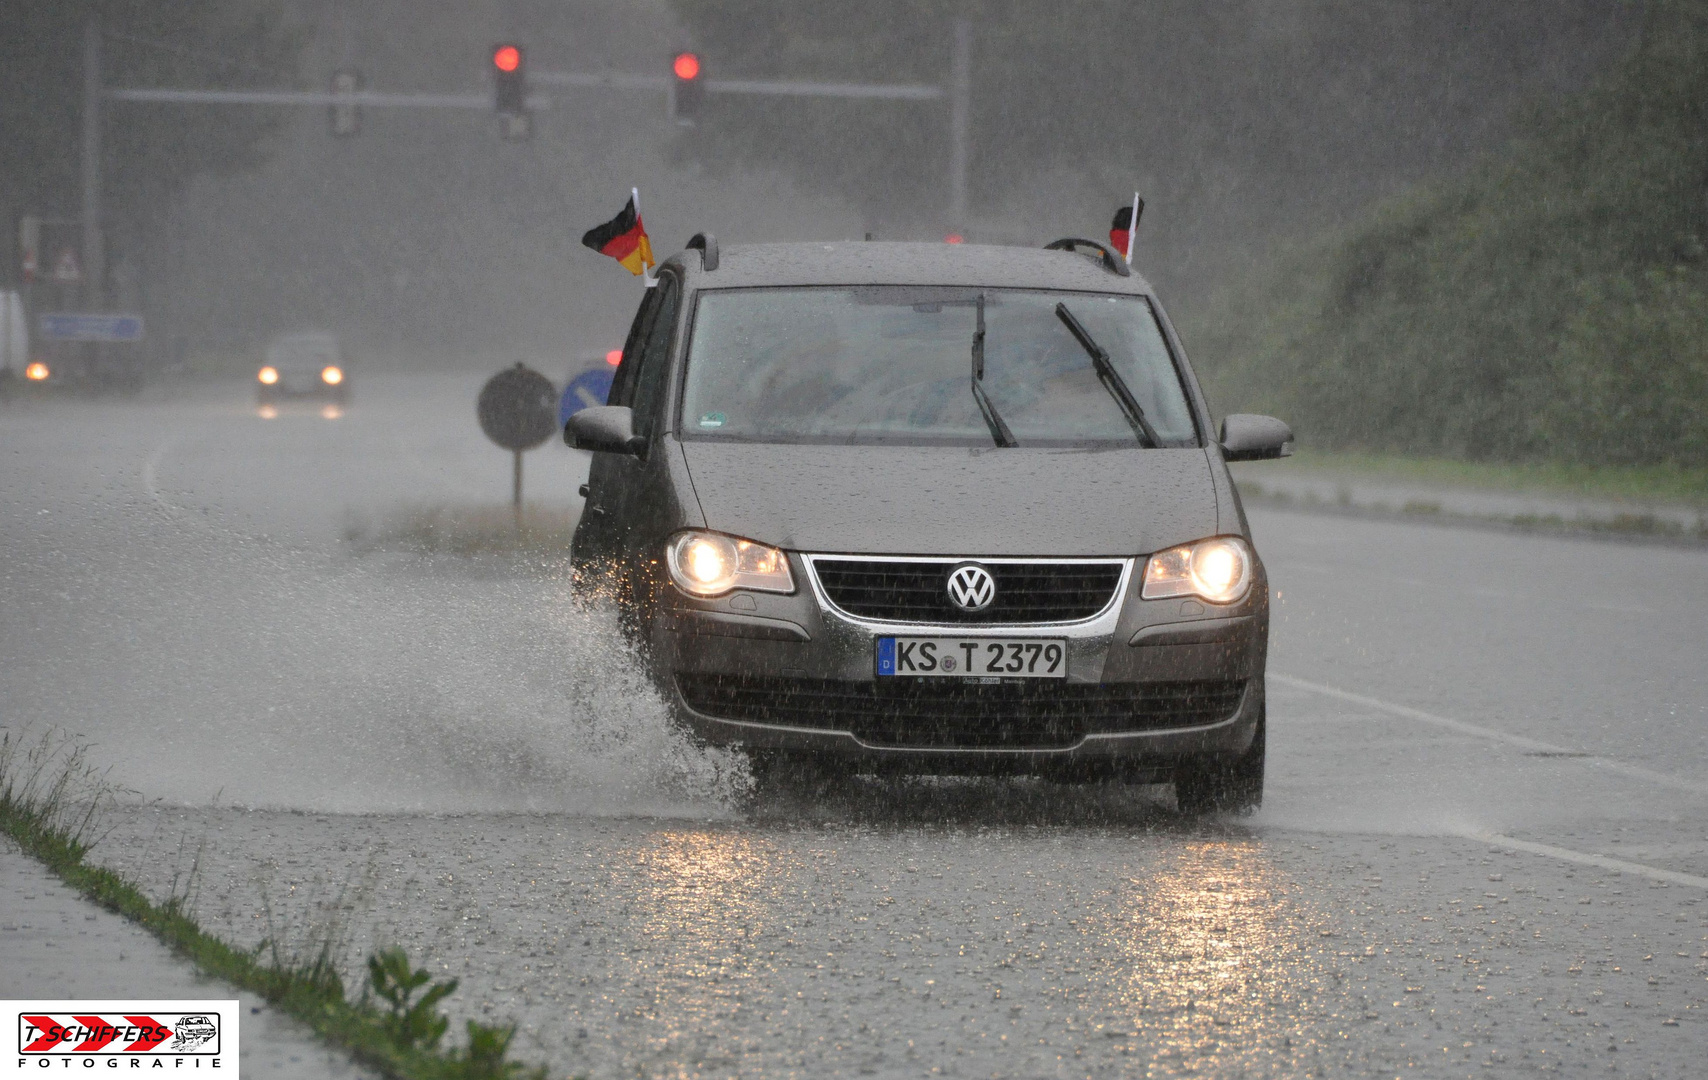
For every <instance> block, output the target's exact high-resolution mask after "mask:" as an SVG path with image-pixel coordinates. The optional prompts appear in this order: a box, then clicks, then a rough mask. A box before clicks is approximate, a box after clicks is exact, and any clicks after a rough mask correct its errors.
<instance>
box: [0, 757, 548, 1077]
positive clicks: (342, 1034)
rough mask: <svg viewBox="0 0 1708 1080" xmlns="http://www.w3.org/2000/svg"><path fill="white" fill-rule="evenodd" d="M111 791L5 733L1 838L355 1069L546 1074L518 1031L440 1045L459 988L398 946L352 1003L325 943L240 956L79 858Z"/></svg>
mask: <svg viewBox="0 0 1708 1080" xmlns="http://www.w3.org/2000/svg"><path fill="white" fill-rule="evenodd" d="M117 794H118V791H117V789H116V788H114V787H112V786H111V785H110V784H109V783H108V782H107V778H106V774H105V773H103V772H101V771H100V770H98V769H96V768H95V767H94V766H92V765H91V764H90V763H89V761H88V758H87V754H86V750H85V748H84V747H83V746H81V745H79V744H78V743H76V742H75V741H73V740H72V739H70V738H68V737H65V736H56V735H54V734H53V733H51V732H50V733H48V734H45V735H43V736H42V737H41V738H39V739H37V740H36V741H35V742H33V743H26V742H25V741H24V740H23V739H22V738H21V736H20V735H18V734H17V733H14V732H0V833H4V834H5V835H6V836H9V837H11V838H12V839H13V840H14V841H16V842H17V844H18V846H19V847H21V848H23V850H24V852H25V853H26V854H28V855H31V856H33V857H34V858H36V859H39V860H40V861H41V862H42V863H43V864H45V865H46V866H47V868H48V869H49V870H51V871H52V872H53V873H54V874H55V875H57V876H58V877H59V879H60V880H61V881H64V882H65V883H66V884H67V885H69V886H71V887H72V888H73V889H76V890H77V891H78V892H79V893H81V894H82V895H83V896H85V897H87V898H88V899H90V900H92V901H94V902H95V903H97V904H99V905H101V906H102V907H104V908H106V909H107V910H108V911H112V912H115V913H117V914H119V915H122V916H124V917H125V918H127V919H129V920H131V921H132V922H134V923H136V924H137V925H139V926H141V927H143V928H144V929H146V930H148V931H149V932H150V933H151V934H153V935H154V936H155V937H156V938H158V939H159V940H160V941H161V942H162V943H164V944H165V945H166V946H167V947H169V948H170V949H171V950H172V951H173V952H174V953H176V954H178V955H179V956H181V957H183V958H185V959H186V960H189V961H190V962H191V963H193V964H194V965H195V966H196V968H197V970H198V971H200V972H201V973H202V974H204V975H207V976H210V977H213V978H217V979H223V980H225V981H226V982H228V983H231V984H232V985H234V986H237V987H241V988H242V989H244V990H248V991H251V992H253V993H257V994H260V995H261V996H262V997H264V998H266V999H267V1001H268V1002H270V1003H271V1004H272V1005H273V1006H274V1007H276V1008H278V1009H281V1010H282V1011H284V1012H286V1013H288V1014H289V1015H291V1016H294V1017H296V1018H297V1019H298V1020H301V1021H302V1022H303V1023H305V1024H307V1025H308V1026H309V1027H310V1028H312V1029H313V1030H314V1032H315V1033H316V1034H317V1035H319V1036H320V1037H321V1038H323V1039H325V1040H326V1041H327V1042H329V1043H331V1044H332V1045H334V1046H338V1047H341V1048H342V1049H344V1050H346V1051H347V1052H348V1053H349V1054H350V1056H351V1057H353V1058H354V1059H355V1060H356V1061H358V1062H360V1063H362V1064H363V1065H367V1066H369V1067H371V1068H374V1069H376V1070H378V1071H379V1072H380V1073H382V1074H383V1075H385V1076H387V1077H390V1078H393V1080H544V1077H545V1075H546V1070H545V1067H544V1066H530V1065H525V1064H523V1063H521V1062H516V1061H511V1060H509V1059H508V1053H509V1048H510V1041H511V1039H512V1038H513V1037H514V1035H515V1028H514V1027H513V1026H503V1027H498V1026H492V1025H487V1024H481V1023H478V1022H476V1021H473V1020H470V1021H468V1023H467V1025H466V1026H467V1041H466V1043H464V1044H463V1045H461V1046H446V1045H444V1035H445V1031H446V1028H447V1027H448V1026H449V1021H448V1020H447V1019H446V1018H445V1017H443V1016H441V1015H440V1014H439V1012H438V1010H437V1006H438V1003H439V1002H440V1001H442V1000H443V999H444V998H446V997H447V996H449V995H450V994H451V993H453V992H454V991H455V990H456V987H457V981H456V980H455V979H447V980H444V981H442V982H432V981H431V980H432V977H431V975H429V974H428V973H427V972H426V971H417V970H413V969H412V968H411V967H410V965H409V961H408V958H407V957H406V956H405V955H404V953H403V951H402V950H400V949H387V950H383V951H381V952H377V953H375V954H374V955H373V956H371V957H370V958H369V959H368V980H367V985H366V987H365V988H364V989H363V991H362V993H361V994H360V995H359V996H357V997H355V998H354V999H352V998H350V997H349V996H348V995H346V993H345V990H344V984H343V981H342V979H341V978H340V977H339V975H338V973H337V971H336V970H335V969H334V966H333V963H332V958H331V953H332V950H331V947H330V942H327V943H325V944H324V945H323V947H322V948H321V949H320V950H319V952H318V954H317V955H316V956H315V957H314V958H313V959H311V960H308V961H306V962H301V961H290V960H285V959H282V958H281V957H280V956H279V955H278V954H277V952H272V953H271V954H270V955H269V950H268V947H267V943H266V942H263V943H262V944H261V945H260V946H258V947H257V948H256V949H255V950H254V951H245V950H243V949H239V948H236V947H234V946H232V945H229V944H227V943H226V942H224V941H221V940H220V939H219V938H217V937H214V936H213V935H212V934H209V933H207V932H206V931H204V930H203V929H202V928H201V927H200V926H198V925H197V924H196V921H195V919H194V918H193V917H192V915H191V913H190V912H189V911H187V910H186V908H187V907H188V903H187V901H186V899H185V897H182V896H177V895H174V896H173V897H172V898H171V899H169V900H167V901H166V902H165V903H163V904H156V903H154V902H153V901H151V900H149V899H148V897H147V896H145V895H144V894H143V893H142V891H141V890H140V889H138V888H137V887H136V885H135V884H133V883H132V882H130V881H128V880H126V879H125V878H124V877H122V876H121V875H119V874H116V873H114V872H113V871H111V870H108V869H106V868H104V867H100V866H93V865H90V864H89V863H88V862H86V861H84V857H85V856H86V855H87V854H88V853H89V849H90V848H91V847H93V846H94V844H95V843H96V841H97V840H98V839H99V836H98V834H97V829H98V827H99V822H100V817H101V813H102V811H103V810H104V808H105V807H106V806H108V805H110V803H111V802H112V800H113V799H114V798H115V797H116V795H117Z"/></svg>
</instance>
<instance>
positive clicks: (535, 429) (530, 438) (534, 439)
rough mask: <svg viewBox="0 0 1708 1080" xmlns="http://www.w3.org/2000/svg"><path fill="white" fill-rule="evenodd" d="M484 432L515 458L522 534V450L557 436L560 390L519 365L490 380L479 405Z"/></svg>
mask: <svg viewBox="0 0 1708 1080" xmlns="http://www.w3.org/2000/svg"><path fill="white" fill-rule="evenodd" d="M475 414H476V415H477V416H479V417H480V430H482V431H484V432H486V437H487V438H489V439H491V440H492V441H493V442H495V443H497V444H498V445H499V446H502V447H503V448H504V449H506V450H509V451H510V452H511V453H512V454H514V455H515V462H514V468H513V470H512V472H511V490H510V497H511V501H512V503H513V504H514V506H515V511H516V531H517V532H521V531H522V451H524V450H532V449H533V448H534V447H536V446H538V445H540V444H541V443H543V442H545V441H546V440H547V439H549V438H551V437H552V436H553V435H555V434H556V433H557V430H558V428H557V387H555V386H553V385H552V381H551V380H550V379H548V378H546V377H545V376H544V375H541V374H540V373H539V372H537V371H534V370H531V369H529V368H527V367H524V366H523V365H522V364H517V365H516V366H515V367H513V368H506V369H505V370H503V371H500V372H499V373H498V374H496V375H494V376H493V377H492V378H490V379H488V380H486V385H485V386H483V387H481V388H480V398H479V399H478V400H477V401H476V402H475Z"/></svg>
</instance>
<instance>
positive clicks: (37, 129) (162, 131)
mask: <svg viewBox="0 0 1708 1080" xmlns="http://www.w3.org/2000/svg"><path fill="white" fill-rule="evenodd" d="M92 18H95V19H98V20H99V23H100V26H101V29H102V54H103V55H102V67H103V72H102V76H103V82H104V83H105V85H107V86H127V87H148V86H165V87H214V86H217V87H223V88H229V87H257V86H267V87H276V86H279V85H290V84H291V83H293V82H294V81H295V79H294V76H295V73H296V68H297V62H298V57H299V54H300V53H301V50H302V47H303V46H304V44H305V43H306V42H307V40H308V35H307V33H306V30H305V29H304V28H302V27H298V26H292V25H290V24H289V23H287V21H286V19H285V18H284V16H283V14H282V10H281V8H280V6H279V5H278V4H277V3H276V2H272V0H264V2H256V3H249V4H244V5H232V4H227V3H222V2H220V0H174V2H173V3H168V4H161V3H146V2H143V0H54V2H53V3H43V2H41V0H0V26H4V27H5V34H4V40H3V42H0V132H4V151H3V152H0V209H3V210H5V211H6V215H5V217H6V219H7V221H8V222H9V221H10V219H11V218H12V216H13V215H14V214H17V213H21V212H32V213H48V214H57V215H66V216H70V215H74V214H75V212H76V210H77V208H78V204H79V198H80V192H81V187H80V182H79V167H80V151H81V130H82V108H83V39H84V27H85V25H86V23H87V22H88V21H89V20H90V19H92ZM102 120H103V124H102V146H103V148H104V155H103V156H104V161H103V163H102V172H103V178H104V180H105V183H104V185H103V188H104V190H103V202H104V205H105V211H106V222H105V224H106V227H107V229H108V231H109V234H110V235H112V236H114V237H115V238H117V239H118V240H119V242H120V243H123V242H124V241H125V240H126V239H128V240H129V242H130V245H131V246H132V247H133V248H134V247H138V246H140V245H141V244H142V243H143V242H144V240H145V238H146V236H147V234H148V231H149V226H150V224H151V223H152V222H155V221H158V220H159V219H160V218H161V217H162V216H163V212H164V210H165V209H166V208H167V206H168V205H169V203H170V200H171V199H172V197H173V195H174V194H176V193H177V192H179V191H180V190H182V188H183V187H184V185H185V184H186V183H187V182H188V181H189V180H190V179H191V178H192V177H194V176H197V175H200V174H214V175H229V174H232V173H235V172H240V171H243V170H246V169H251V168H254V167H255V166H256V165H258V164H260V163H261V162H262V161H264V160H266V144H267V140H268V138H269V136H271V135H273V134H274V133H275V132H276V131H277V130H278V129H279V126H280V125H281V123H282V122H283V117H282V116H281V115H280V114H278V113H276V112H273V111H267V110H256V109H244V108H239V107H227V106H177V105H173V106H163V105H146V104H130V103H119V102H109V103H106V104H105V105H104V106H103V109H102ZM7 227H8V229H9V228H10V226H9V225H8V226H7ZM8 261H10V260H8ZM9 269H10V268H8V270H9Z"/></svg>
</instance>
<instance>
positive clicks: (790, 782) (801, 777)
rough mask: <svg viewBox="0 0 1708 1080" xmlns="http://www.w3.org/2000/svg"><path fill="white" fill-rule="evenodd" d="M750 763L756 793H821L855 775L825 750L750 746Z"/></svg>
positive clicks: (754, 793)
mask: <svg viewBox="0 0 1708 1080" xmlns="http://www.w3.org/2000/svg"><path fill="white" fill-rule="evenodd" d="M747 767H748V771H749V772H750V773H751V774H752V776H753V795H754V796H755V797H762V796H766V795H780V794H788V795H797V796H809V797H820V796H823V795H825V794H827V793H829V792H830V791H832V790H833V789H835V788H836V787H838V786H840V785H842V784H844V783H846V782H847V781H848V779H849V777H851V776H852V775H853V773H852V771H850V770H849V769H848V768H847V767H846V766H844V765H842V764H840V763H839V762H837V761H835V760H833V759H830V758H826V757H824V756H823V755H822V754H791V753H789V752H788V751H786V750H763V749H751V750H748V752H747Z"/></svg>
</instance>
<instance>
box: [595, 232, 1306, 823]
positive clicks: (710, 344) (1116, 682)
mask: <svg viewBox="0 0 1708 1080" xmlns="http://www.w3.org/2000/svg"><path fill="white" fill-rule="evenodd" d="M1087 252H1090V255H1088V254H1087ZM609 401H610V404H608V405H606V406H604V407H600V408H591V409H586V410H583V411H581V412H579V413H577V414H576V415H575V416H574V417H572V418H571V419H570V421H569V423H568V424H567V426H566V428H565V438H566V440H567V441H569V442H571V443H572V444H573V445H575V446H578V447H581V448H583V449H587V450H592V451H595V453H594V456H593V461H592V464H591V468H590V473H589V479H588V484H587V487H586V488H585V489H584V494H585V495H586V496H587V501H586V506H585V509H584V511H583V514H582V518H581V521H580V524H579V525H578V527H577V529H576V533H575V538H574V554H573V557H574V561H575V564H576V571H577V581H578V583H579V584H580V586H581V587H585V588H591V589H598V588H605V587H609V588H610V589H611V591H612V594H613V595H614V596H615V597H616V600H617V603H618V604H619V606H620V607H621V609H622V613H623V616H624V618H625V620H626V622H627V625H628V626H630V627H631V628H632V632H633V633H634V634H635V635H637V636H638V638H639V639H640V641H641V642H642V643H643V654H644V655H645V656H646V657H647V661H648V663H649V664H650V666H651V667H652V669H653V673H654V675H655V677H656V678H657V680H658V682H659V684H660V686H661V688H662V690H663V692H664V694H665V695H666V698H667V700H668V702H669V704H670V706H671V708H672V710H673V712H674V713H675V715H676V716H677V717H678V718H679V720H680V721H681V722H682V723H683V724H685V725H686V726H687V727H688V728H690V729H691V730H692V731H693V732H695V733H697V734H698V736H699V737H701V738H702V739H704V740H705V741H706V742H708V743H713V744H722V745H733V746H740V747H744V748H746V750H747V751H748V753H749V754H750V756H751V758H752V760H753V762H754V767H755V772H756V775H758V776H760V777H761V778H763V777H765V776H766V775H769V774H771V773H773V772H776V771H780V767H781V766H783V765H790V766H791V767H793V766H794V765H799V764H806V765H809V766H812V767H813V768H830V769H845V770H854V771H900V772H912V773H937V774H983V773H1023V774H1037V775H1042V776H1046V777H1054V778H1057V779H1061V780H1092V779H1118V780H1126V781H1131V782H1138V783H1154V782H1172V783H1173V784H1174V787H1175V793H1176V798H1177V801H1178V803H1179V805H1180V807H1181V809H1182V810H1183V811H1185V812H1189V813H1198V812H1204V811H1208V810H1214V809H1228V810H1246V809H1250V808H1252V807H1255V806H1256V805H1257V804H1258V803H1259V802H1260V800H1261V798H1262V793H1263V771H1264V747H1265V730H1266V725H1265V718H1264V665H1265V659H1266V653H1267V645H1268V629H1269V605H1268V585H1267V581H1266V578H1265V575H1264V569H1263V564H1262V562H1261V560H1259V558H1258V556H1257V552H1256V551H1255V549H1254V548H1253V546H1252V542H1251V533H1250V529H1249V528H1248V527H1247V524H1246V519H1245V514H1244V511H1243V509H1242V508H1241V505H1240V500H1239V495H1238V493H1237V491H1236V490H1235V488H1234V485H1233V483H1232V481H1231V480H1230V478H1229V475H1228V469H1227V462H1229V461H1232V460H1247V459H1258V458H1274V457H1281V456H1285V455H1287V454H1289V453H1291V444H1292V433H1291V431H1290V430H1289V429H1288V427H1287V425H1285V424H1283V423H1282V422H1281V421H1279V420H1275V419H1272V418H1269V417H1259V416H1251V415H1234V416H1228V417H1226V418H1225V419H1224V420H1223V422H1222V426H1221V430H1220V433H1219V435H1217V434H1213V433H1212V426H1211V419H1210V414H1209V412H1208V409H1207V407H1206V405H1205V402H1204V398H1203V395H1202V393H1201V392H1200V390H1199V387H1198V383H1197V380H1196V379H1195V377H1194V376H1193V373H1192V369H1191V367H1190V366H1189V365H1188V364H1187V361H1186V356H1185V354H1184V352H1183V351H1182V349H1181V345H1180V342H1179V340H1178V338H1177V337H1176V336H1175V333H1174V331H1173V329H1172V328H1171V327H1170V325H1169V322H1168V319H1167V317H1166V316H1165V315H1164V314H1163V310H1162V307H1161V305H1160V304H1158V303H1157V299H1156V297H1155V295H1154V294H1153V292H1152V290H1151V288H1150V286H1149V285H1147V284H1146V283H1145V282H1144V281H1143V280H1142V279H1141V278H1140V277H1138V276H1137V275H1136V274H1133V273H1131V271H1130V270H1129V269H1128V268H1127V266H1126V264H1125V263H1124V262H1123V261H1121V260H1120V259H1119V258H1118V257H1116V256H1115V255H1114V254H1113V253H1112V252H1110V251H1108V250H1107V249H1106V248H1104V247H1102V246H1101V245H1098V244H1095V243H1093V242H1091V241H1079V240H1074V241H1060V242H1058V243H1057V244H1056V245H1052V246H1051V248H1050V249H1041V250H1040V249H1025V248H1009V247H985V246H975V245H965V244H964V245H958V246H950V245H936V244H931V245H921V244H891V243H870V242H868V243H832V244H805V243H802V244H776V245H756V246H744V247H734V246H732V247H730V248H728V249H727V250H725V251H723V252H722V253H721V255H720V253H719V251H718V247H717V244H716V241H715V240H712V239H710V238H706V237H704V236H700V237H696V238H695V240H694V241H691V242H690V250H688V251H685V252H683V253H681V254H679V255H677V256H675V257H673V258H671V259H669V260H667V261H666V262H665V263H664V264H663V265H662V266H661V267H660V269H659V276H658V283H657V285H656V287H654V288H652V289H650V290H648V292H647V295H646V298H645V299H644V300H643V301H642V303H641V306H640V310H639V312H638V313H637V314H636V316H635V319H634V323H633V326H632V328H631V330H630V332H629V337H628V341H627V343H626V344H625V346H624V349H623V355H622V360H621V363H620V365H619V366H618V368H617V373H616V379H615V382H614V383H613V385H612V389H611V394H610V398H609Z"/></svg>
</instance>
